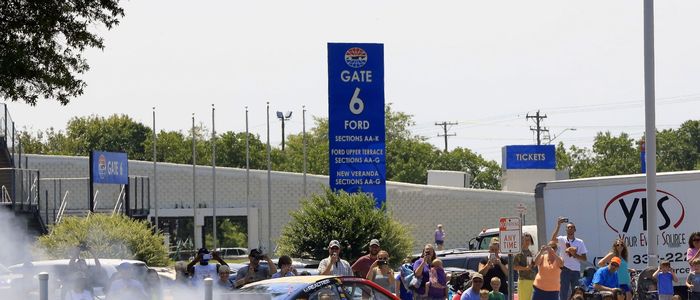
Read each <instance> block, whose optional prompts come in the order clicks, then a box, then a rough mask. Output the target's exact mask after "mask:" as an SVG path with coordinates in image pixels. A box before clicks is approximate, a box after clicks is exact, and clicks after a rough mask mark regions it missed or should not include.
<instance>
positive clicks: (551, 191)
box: [535, 171, 700, 285]
mask: <svg viewBox="0 0 700 300" xmlns="http://www.w3.org/2000/svg"><path fill="white" fill-rule="evenodd" d="M645 179H646V176H645V175H644V174H638V175H627V176H611V177H596V178H586V179H574V180H562V181H552V182H543V183H540V184H538V185H537V187H536V188H535V209H536V211H537V227H538V228H537V231H538V235H539V237H540V239H539V241H540V243H544V242H546V241H547V240H549V239H550V238H551V235H552V231H553V230H554V228H555V226H556V220H557V217H559V216H563V217H567V218H569V220H570V221H571V222H573V223H574V224H575V225H576V237H579V238H581V239H583V241H584V242H585V243H586V248H587V249H588V255H587V256H588V260H589V261H590V262H591V263H593V264H596V263H597V262H598V260H600V259H601V258H603V256H605V255H606V254H607V253H608V252H609V251H610V248H611V245H612V242H613V241H614V240H615V239H617V238H621V239H623V240H624V241H625V243H626V244H627V247H628V249H629V261H628V263H629V267H630V268H634V269H637V270H641V269H644V268H645V267H646V266H647V244H648V243H653V242H656V243H657V244H658V254H659V258H660V259H661V260H668V261H670V262H671V265H672V267H673V268H674V269H675V270H676V273H677V275H678V277H679V282H678V283H677V284H676V285H684V283H685V278H686V277H687V274H688V272H690V267H689V264H688V262H687V261H686V254H685V253H686V250H687V249H688V238H689V237H690V234H691V233H692V232H694V231H700V171H688V172H672V173H659V174H657V177H656V179H657V193H656V196H657V199H656V205H654V206H655V207H656V208H657V212H656V215H657V225H658V236H656V237H650V236H648V234H647V231H646V228H645V226H646V222H645V219H646V202H647V199H646V181H645ZM562 228H563V227H562ZM559 234H560V235H562V234H565V231H564V229H561V231H560V233H559Z"/></svg>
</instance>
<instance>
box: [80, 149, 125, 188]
mask: <svg viewBox="0 0 700 300" xmlns="http://www.w3.org/2000/svg"><path fill="white" fill-rule="evenodd" d="M91 160H92V165H90V172H91V175H92V182H93V183H109V184H128V183H129V159H128V158H127V156H126V153H123V152H101V151H92V159H91Z"/></svg>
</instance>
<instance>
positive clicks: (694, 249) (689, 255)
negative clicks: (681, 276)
mask: <svg viewBox="0 0 700 300" xmlns="http://www.w3.org/2000/svg"><path fill="white" fill-rule="evenodd" d="M698 258H700V232H697V231H696V232H693V233H691V234H690V238H689V239H688V251H686V259H687V260H688V263H690V262H691V261H693V260H694V259H698Z"/></svg>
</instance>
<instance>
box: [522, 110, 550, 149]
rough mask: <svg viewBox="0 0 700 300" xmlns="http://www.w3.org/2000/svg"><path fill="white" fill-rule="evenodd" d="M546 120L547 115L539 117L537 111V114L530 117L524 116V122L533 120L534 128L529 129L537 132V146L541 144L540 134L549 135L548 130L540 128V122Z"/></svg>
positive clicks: (528, 115)
mask: <svg viewBox="0 0 700 300" xmlns="http://www.w3.org/2000/svg"><path fill="white" fill-rule="evenodd" d="M546 118H547V115H544V116H540V111H539V110H538V111H537V113H536V114H535V115H534V116H531V115H530V114H527V115H525V120H527V119H534V120H535V128H532V127H530V130H531V131H536V132H537V145H541V144H542V139H541V135H540V133H543V132H546V133H547V134H549V129H547V128H546V127H542V126H540V122H541V121H542V120H544V119H546Z"/></svg>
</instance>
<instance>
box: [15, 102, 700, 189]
mask: <svg viewBox="0 0 700 300" xmlns="http://www.w3.org/2000/svg"><path fill="white" fill-rule="evenodd" d="M385 118H386V119H385V122H386V162H387V163H386V170H387V174H386V176H387V180H390V181H398V182H407V183H417V184H425V183H426V182H427V171H428V170H450V171H463V172H467V173H468V174H470V177H471V179H470V182H469V184H470V187H473V188H483V189H494V190H498V189H500V187H501V184H500V180H501V168H500V166H499V164H498V163H497V162H495V161H493V160H487V159H485V158H483V157H482V156H481V155H479V154H477V153H475V152H473V151H471V150H470V149H467V148H455V149H453V150H451V151H449V152H444V151H442V150H440V149H438V148H437V147H435V146H433V145H432V144H430V143H428V142H427V138H426V137H423V136H420V135H414V134H413V133H411V131H410V128H411V126H413V125H414V124H415V122H414V121H413V116H412V115H409V114H406V113H403V112H397V111H394V110H393V109H392V107H391V105H387V106H386V108H385ZM193 134H194V135H195V138H196V145H195V147H196V150H197V163H198V164H200V165H210V164H211V157H212V147H211V146H212V143H216V149H217V153H216V165H217V166H222V167H236V168H245V166H246V157H245V149H246V145H245V143H246V141H245V140H246V134H245V132H234V131H226V132H223V133H220V134H217V135H216V137H215V138H214V139H212V137H211V134H210V133H209V131H208V129H207V128H206V127H205V126H204V125H201V124H200V125H199V126H196V127H195V129H194V131H192V130H188V131H186V132H182V131H167V130H161V131H159V132H158V133H157V145H156V146H157V148H158V152H157V160H158V161H159V162H170V163H178V164H191V163H192V142H191V141H192V135H193ZM19 137H20V140H21V143H22V147H23V151H24V152H25V153H35V154H50V155H73V156H76V155H77V156H86V155H88V154H89V152H90V150H92V149H95V150H103V151H123V152H126V153H127V154H128V156H129V158H131V159H136V160H145V161H149V160H152V155H153V154H152V150H151V149H152V147H153V137H152V131H151V128H150V127H148V126H146V125H144V124H142V123H140V122H136V121H134V120H133V119H131V118H130V117H129V116H127V115H111V116H109V117H101V116H96V115H91V116H84V117H74V118H72V119H71V120H70V121H68V123H67V125H66V128H65V130H56V129H54V128H50V129H47V130H43V131H42V130H40V131H35V132H32V131H29V130H24V131H22V132H20V134H19ZM306 138H307V171H308V172H309V173H311V174H321V175H328V119H326V118H314V126H313V127H312V128H311V129H310V130H309V131H308V132H307V136H306ZM641 142H642V139H641V137H639V138H636V139H635V138H633V137H631V136H630V135H629V134H627V133H621V134H620V135H618V136H614V135H612V134H611V133H610V132H599V133H598V134H597V136H596V137H595V139H594V143H593V146H592V148H590V149H589V148H586V147H578V146H575V145H571V146H569V147H567V146H566V145H564V144H563V143H562V142H560V143H559V144H558V145H557V150H556V152H557V169H559V170H562V169H568V170H569V171H570V176H571V178H583V177H594V176H608V175H623V174H634V173H640V169H641V161H640V151H639V147H640V144H641ZM285 143H286V147H285V150H284V151H282V150H281V148H279V147H272V150H271V164H272V169H273V170H277V171H287V172H302V171H303V136H302V133H297V134H290V135H287V136H286V142H285ZM249 145H250V168H252V169H261V170H262V169H266V168H267V152H266V146H265V144H264V143H263V142H262V140H261V138H260V136H258V135H254V134H249ZM657 156H658V158H657V161H658V162H657V164H658V171H660V172H663V171H682V170H694V169H699V168H700V121H697V120H689V121H686V122H684V123H683V124H682V125H681V126H680V128H678V129H666V130H662V131H659V132H658V134H657Z"/></svg>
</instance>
